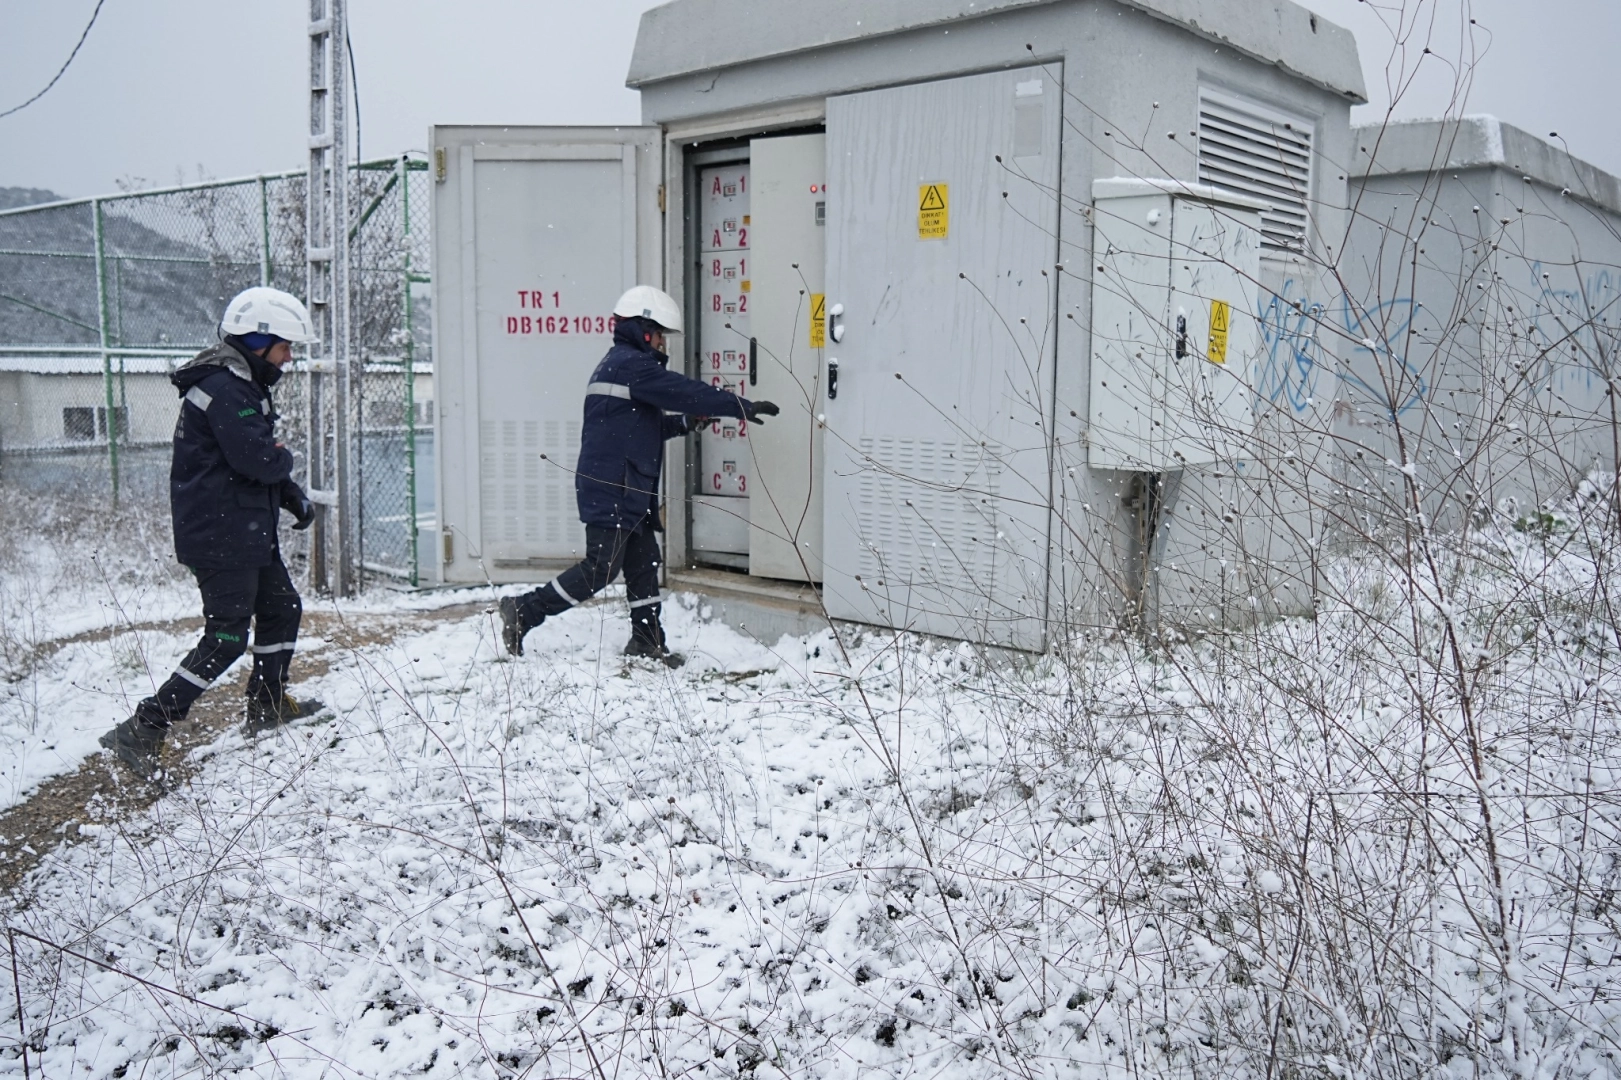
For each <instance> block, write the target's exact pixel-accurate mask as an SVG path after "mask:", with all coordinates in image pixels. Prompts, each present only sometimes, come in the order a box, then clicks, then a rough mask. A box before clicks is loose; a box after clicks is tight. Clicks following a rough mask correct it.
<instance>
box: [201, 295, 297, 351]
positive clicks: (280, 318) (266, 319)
mask: <svg viewBox="0 0 1621 1080" xmlns="http://www.w3.org/2000/svg"><path fill="white" fill-rule="evenodd" d="M220 330H221V331H222V332H223V333H225V334H229V335H232V336H241V335H243V334H271V335H274V336H275V337H279V338H281V339H282V340H284V341H291V342H292V343H293V344H295V345H309V344H311V343H313V342H316V341H319V340H320V338H318V337H316V336H315V324H314V323H312V322H311V321H310V313H309V309H308V308H306V307H305V306H304V305H303V304H302V303H300V302H299V299H298V297H296V296H294V295H293V294H292V293H285V292H282V291H281V290H280V289H271V288H267V287H265V286H263V285H255V286H254V287H253V288H251V289H243V290H242V291H241V292H239V293H237V294H236V296H234V297H232V298H231V302H230V303H229V304H226V305H225V318H223V319H221V320H220Z"/></svg>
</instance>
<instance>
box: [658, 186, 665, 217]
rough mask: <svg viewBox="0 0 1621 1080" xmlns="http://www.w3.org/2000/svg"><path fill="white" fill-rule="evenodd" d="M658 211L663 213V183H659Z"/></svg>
mask: <svg viewBox="0 0 1621 1080" xmlns="http://www.w3.org/2000/svg"><path fill="white" fill-rule="evenodd" d="M659 213H661V214H662V213H664V185H663V184H660V185H659Z"/></svg>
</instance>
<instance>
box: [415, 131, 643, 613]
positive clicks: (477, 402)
mask: <svg viewBox="0 0 1621 1080" xmlns="http://www.w3.org/2000/svg"><path fill="white" fill-rule="evenodd" d="M660 154H661V150H660V142H659V132H658V129H657V128H499V127H473V128H469V127H438V128H435V129H434V131H433V151H432V167H433V169H434V177H435V180H436V181H437V182H436V184H435V189H434V201H433V210H434V215H433V221H434V224H433V274H434V283H435V299H436V303H435V311H434V382H435V391H434V400H435V402H436V403H437V408H438V417H437V421H438V455H437V482H438V496H439V507H440V521H441V527H442V529H443V537H442V550H441V562H442V580H444V581H483V580H486V579H493V580H496V581H528V580H539V579H542V578H544V577H546V576H549V573H550V571H551V570H552V569H553V568H555V567H556V566H558V565H561V564H565V563H568V562H571V561H573V560H575V559H577V558H578V557H579V556H580V554H581V553H582V549H583V542H584V530H583V528H582V527H581V526H580V523H579V515H578V512H577V510H576V506H575V498H574V468H575V463H576V459H577V457H578V453H579V441H580V419H581V408H582V406H581V402H582V399H583V396H584V393H585V386H586V383H587V381H588V380H589V377H590V374H591V370H592V368H593V367H594V366H595V365H596V363H597V361H598V360H600V359H601V358H602V356H603V354H604V353H605V352H607V350H608V347H609V345H610V343H611V340H612V336H611V316H612V309H613V304H614V301H615V300H617V299H618V297H619V295H620V294H621V293H622V292H623V291H624V290H625V289H627V288H629V287H630V286H632V285H634V284H636V283H637V282H638V281H648V282H657V281H658V280H659V275H660V269H659V267H660V260H659V256H660V251H661V236H660V231H661V226H660V215H659V207H658V185H659V178H660Z"/></svg>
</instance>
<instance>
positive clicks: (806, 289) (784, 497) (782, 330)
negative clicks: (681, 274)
mask: <svg viewBox="0 0 1621 1080" xmlns="http://www.w3.org/2000/svg"><path fill="white" fill-rule="evenodd" d="M826 162H827V139H826V137H825V136H823V135H820V134H816V135H780V136H776V137H773V138H768V139H755V140H754V141H753V142H752V143H750V144H749V167H750V173H751V176H752V178H753V183H754V202H753V205H752V207H751V210H752V215H751V216H752V217H753V219H754V233H753V240H754V264H753V268H752V270H751V271H750V274H751V278H752V288H753V299H754V306H753V319H754V321H753V325H752V331H753V338H752V340H751V342H750V346H751V347H750V354H749V365H748V368H749V378H748V381H749V387H748V396H749V397H751V398H759V399H761V400H765V401H774V402H776V403H777V405H779V406H780V407H781V408H782V413H781V415H779V416H777V417H775V418H774V419H772V420H770V421H768V422H766V423H763V424H755V425H751V426H750V428H749V442H750V444H751V447H752V449H753V451H754V454H753V458H754V489H753V492H752V493H751V495H750V496H749V519H750V528H749V573H750V574H751V575H752V576H754V577H767V578H782V579H786V580H790V581H820V580H821V579H822V495H823V492H822V423H821V420H820V418H819V416H820V413H821V412H822V353H823V351H824V350H823V346H824V340H823V339H824V337H825V336H826V335H825V330H826V326H825V323H824V318H825V316H824V313H823V311H822V309H823V308H824V307H825V306H826V305H825V304H824V302H823V293H824V290H823V287H822V280H823V266H824V263H825V260H826V242H825V237H826V235H827V228H826V211H827V184H826V167H827V165H826Z"/></svg>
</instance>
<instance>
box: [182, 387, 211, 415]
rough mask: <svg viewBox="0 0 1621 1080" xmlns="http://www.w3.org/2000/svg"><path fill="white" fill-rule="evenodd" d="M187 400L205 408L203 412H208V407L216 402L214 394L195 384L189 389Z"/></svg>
mask: <svg viewBox="0 0 1621 1080" xmlns="http://www.w3.org/2000/svg"><path fill="white" fill-rule="evenodd" d="M186 400H187V401H189V402H191V403H192V404H193V405H195V406H197V407H198V408H199V409H201V410H203V412H207V411H208V407H209V406H210V405H212V404H214V396H213V395H212V394H210V393H209V392H208V391H206V390H204V389H203V388H202V387H200V386H194V387H192V388H191V389H190V390H187V391H186Z"/></svg>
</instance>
